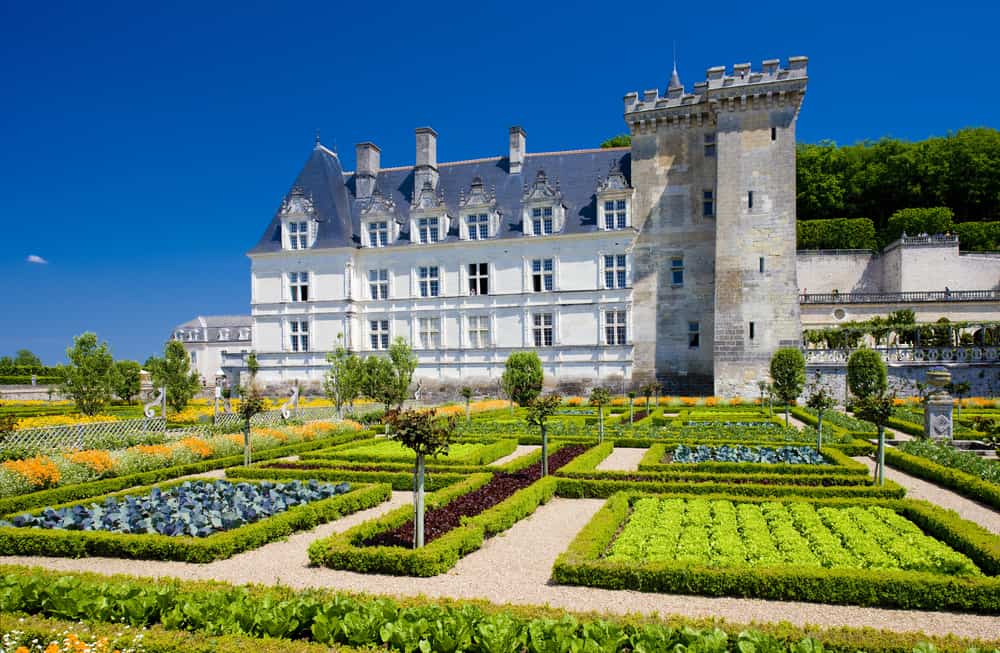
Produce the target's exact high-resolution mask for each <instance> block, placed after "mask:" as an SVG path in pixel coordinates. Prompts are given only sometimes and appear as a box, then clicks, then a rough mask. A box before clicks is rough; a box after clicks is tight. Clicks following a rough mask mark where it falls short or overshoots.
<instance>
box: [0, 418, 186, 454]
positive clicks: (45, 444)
mask: <svg viewBox="0 0 1000 653" xmlns="http://www.w3.org/2000/svg"><path fill="white" fill-rule="evenodd" d="M166 430H167V422H166V420H165V419H164V418H162V417H152V418H143V419H124V420H119V421H116V422H90V423H83V424H68V425H65V426H43V427H38V428H31V429H21V430H19V431H14V432H12V433H8V434H5V435H2V436H0V450H7V449H20V448H22V447H24V448H30V449H36V450H42V451H48V450H56V449H88V448H93V447H102V448H107V447H108V446H109V445H113V444H114V443H118V442H120V443H135V442H141V441H142V440H144V439H156V440H160V439H162V438H163V436H164V433H165V432H166Z"/></svg>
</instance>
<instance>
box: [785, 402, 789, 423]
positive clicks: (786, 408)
mask: <svg viewBox="0 0 1000 653" xmlns="http://www.w3.org/2000/svg"><path fill="white" fill-rule="evenodd" d="M788 410H789V409H788V402H787V401H786V402H785V427H786V428H787V427H788Z"/></svg>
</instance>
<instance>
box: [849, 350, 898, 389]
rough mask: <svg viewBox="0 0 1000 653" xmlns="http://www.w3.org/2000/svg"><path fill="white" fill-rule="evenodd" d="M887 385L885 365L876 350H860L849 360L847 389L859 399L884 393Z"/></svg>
mask: <svg viewBox="0 0 1000 653" xmlns="http://www.w3.org/2000/svg"><path fill="white" fill-rule="evenodd" d="M887 384H888V378H887V373H886V367H885V363H884V362H883V361H882V356H880V355H879V353H878V352H877V351H875V350H874V349H859V350H857V351H855V352H854V353H853V354H851V357H850V358H848V359H847V387H848V388H849V389H850V391H851V394H853V395H854V396H855V397H857V398H858V399H867V398H868V397H872V396H876V395H880V394H882V393H884V392H885V390H886V387H887Z"/></svg>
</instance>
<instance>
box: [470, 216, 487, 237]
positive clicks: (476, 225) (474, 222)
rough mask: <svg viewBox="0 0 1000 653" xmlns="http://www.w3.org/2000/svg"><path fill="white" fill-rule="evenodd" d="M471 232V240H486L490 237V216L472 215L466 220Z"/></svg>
mask: <svg viewBox="0 0 1000 653" xmlns="http://www.w3.org/2000/svg"><path fill="white" fill-rule="evenodd" d="M465 224H466V227H467V228H468V230H469V240H486V239H487V238H489V237H490V216H489V214H487V213H480V214H478V215H476V214H472V215H468V216H466V218H465Z"/></svg>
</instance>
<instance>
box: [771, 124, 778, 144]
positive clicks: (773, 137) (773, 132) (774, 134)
mask: <svg viewBox="0 0 1000 653" xmlns="http://www.w3.org/2000/svg"><path fill="white" fill-rule="evenodd" d="M771 140H772V141H776V140H778V128H777V127H771Z"/></svg>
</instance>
